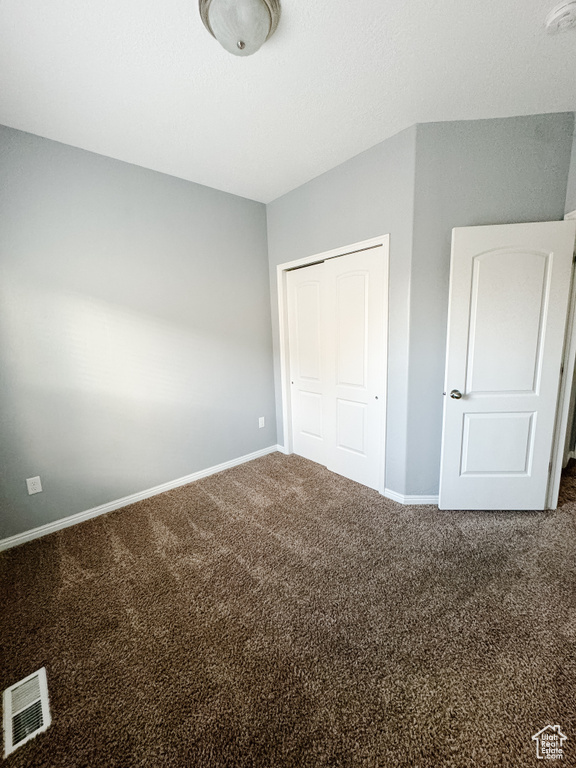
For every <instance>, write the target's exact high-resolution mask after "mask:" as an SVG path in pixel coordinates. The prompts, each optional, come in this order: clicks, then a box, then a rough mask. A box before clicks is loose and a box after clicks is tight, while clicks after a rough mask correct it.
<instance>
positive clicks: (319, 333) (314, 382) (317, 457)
mask: <svg viewBox="0 0 576 768" xmlns="http://www.w3.org/2000/svg"><path fill="white" fill-rule="evenodd" d="M287 293H288V326H289V329H288V330H289V355H290V379H291V411H292V440H293V448H294V451H295V452H296V453H298V454H299V455H300V456H304V457H305V458H307V459H311V460H312V461H317V462H319V463H321V464H325V463H326V447H325V422H326V414H325V407H324V388H325V383H324V380H325V374H324V370H323V369H324V343H325V342H324V312H325V308H324V304H325V299H324V293H325V286H324V270H323V265H322V264H316V265H314V266H311V267H307V268H305V269H297V270H294V271H292V272H289V273H288V275H287Z"/></svg>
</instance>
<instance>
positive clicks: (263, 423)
mask: <svg viewBox="0 0 576 768" xmlns="http://www.w3.org/2000/svg"><path fill="white" fill-rule="evenodd" d="M264 426H266V420H265V418H264V416H260V418H259V419H258V427H259V429H262V427H264Z"/></svg>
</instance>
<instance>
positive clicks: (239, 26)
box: [199, 0, 280, 56]
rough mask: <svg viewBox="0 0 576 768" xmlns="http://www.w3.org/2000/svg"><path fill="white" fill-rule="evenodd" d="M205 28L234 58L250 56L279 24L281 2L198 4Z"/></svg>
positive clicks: (233, 0) (210, 1)
mask: <svg viewBox="0 0 576 768" xmlns="http://www.w3.org/2000/svg"><path fill="white" fill-rule="evenodd" d="M199 1H200V16H201V17H202V21H203V22H204V26H205V27H206V29H207V30H208V32H210V34H211V35H213V36H214V37H215V38H216V40H218V42H219V43H220V45H221V46H222V47H223V48H225V49H226V50H227V51H228V52H229V53H233V54H234V55H235V56H251V55H252V54H253V53H256V51H257V50H258V49H259V48H260V46H261V45H262V43H265V42H266V40H268V38H269V37H270V36H271V35H272V34H273V33H274V31H275V29H276V27H277V26H278V22H279V21H280V2H279V0H199Z"/></svg>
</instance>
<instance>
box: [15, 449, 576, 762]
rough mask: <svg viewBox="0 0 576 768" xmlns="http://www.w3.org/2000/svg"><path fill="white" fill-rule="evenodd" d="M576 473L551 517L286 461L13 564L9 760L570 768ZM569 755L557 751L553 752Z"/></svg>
mask: <svg viewBox="0 0 576 768" xmlns="http://www.w3.org/2000/svg"><path fill="white" fill-rule="evenodd" d="M575 513H576V474H574V473H573V474H569V475H568V476H567V477H566V478H565V480H564V483H563V488H562V497H561V503H560V507H559V509H558V510H557V511H556V512H554V513H544V512H439V511H438V509H436V508H435V507H403V506H401V505H399V504H395V503H394V502H391V501H389V500H387V499H385V498H383V497H381V496H379V495H378V494H377V493H376V492H375V491H372V490H370V489H367V488H364V487H362V486H359V485H356V484H355V483H353V482H351V481H348V480H346V479H344V478H341V477H339V476H337V475H334V474H331V473H330V472H328V471H327V470H325V469H323V468H322V467H320V466H318V465H316V464H312V463H311V462H308V461H306V460H304V459H301V458H299V457H297V456H289V457H286V456H282V455H281V454H278V453H276V454H271V455H269V456H266V457H264V458H261V459H258V460H256V461H254V462H251V463H250V464H244V465H242V466H239V467H236V468H234V469H230V470H228V471H226V472H223V473H221V474H219V475H214V476H212V477H208V478H205V479H203V480H200V481H198V482H196V483H194V484H192V485H189V486H186V487H183V488H180V489H177V490H174V491H170V492H168V493H166V494H163V495H162V496H156V497H154V498H152V499H149V500H147V501H143V502H140V503H138V504H134V505H132V506H131V507H128V508H125V509H123V510H119V511H117V512H114V513H111V514H108V515H105V516H102V517H99V518H96V519H94V520H91V521H88V522H86V523H83V524H82V525H79V526H76V527H73V528H68V529H66V530H63V531H60V532H58V533H55V534H52V535H51V536H47V537H45V538H43V539H39V540H37V541H34V542H30V543H29V544H26V545H24V546H21V547H18V548H16V549H12V550H9V551H7V552H5V553H3V554H2V555H1V556H0V577H1V584H2V598H1V605H0V607H1V609H2V619H1V620H2V627H1V638H2V646H3V655H4V657H3V659H2V664H1V670H2V672H1V679H0V683H1V687H2V689H4V688H5V687H6V686H8V685H11V684H12V683H14V682H16V681H18V680H19V679H21V678H23V677H24V676H26V675H28V674H30V673H31V672H33V671H35V670H36V669H38V668H40V667H42V666H46V669H47V675H48V685H49V691H50V698H51V708H52V717H53V723H52V726H51V727H50V729H49V730H48V731H47V732H46V733H44V734H41V735H40V736H38V737H37V738H36V739H34V740H33V741H31V742H30V743H28V744H26V745H24V746H23V747H21V748H20V749H19V750H17V751H16V752H15V753H14V754H13V755H12V756H11V757H9V758H8V759H7V760H6V761H5V765H6V766H7V768H12V767H13V766H14V768H15V767H16V766H18V768H23V767H24V766H26V768H29V767H30V768H45V767H46V768H80V767H82V768H88V766H89V767H90V768H108V767H112V766H118V768H120V767H121V768H130V767H131V766H135V767H136V766H146V768H163V767H164V766H165V767H166V768H174V767H176V766H177V767H180V766H181V767H182V768H184V767H186V768H223V767H224V766H227V767H230V768H247V767H248V766H250V768H274V767H275V766H294V768H308V767H310V768H317V767H319V766H346V767H350V768H352V767H354V768H356V766H358V768H360V766H362V768H384V767H386V768H388V766H389V767H390V768H399V767H400V768H401V767H403V766H410V767H411V768H429V767H434V768H435V767H436V766H463V767H464V766H510V767H512V766H514V767H515V768H516V767H518V766H522V768H525V767H526V766H531V765H536V764H537V760H536V745H535V742H534V741H532V739H531V736H532V735H533V734H535V733H536V732H537V731H538V730H540V729H541V728H543V727H544V726H545V725H548V724H550V725H555V724H559V725H560V726H561V727H562V730H563V733H564V734H566V736H568V741H567V742H565V744H564V748H565V759H564V760H563V761H562V763H561V764H562V765H576V684H575V672H576V591H575V583H576V580H575V576H576V514H575ZM556 764H560V761H557V762H556Z"/></svg>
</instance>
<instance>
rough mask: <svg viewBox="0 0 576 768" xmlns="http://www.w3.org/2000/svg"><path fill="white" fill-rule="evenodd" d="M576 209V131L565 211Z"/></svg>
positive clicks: (575, 132)
mask: <svg viewBox="0 0 576 768" xmlns="http://www.w3.org/2000/svg"><path fill="white" fill-rule="evenodd" d="M572 211H576V131H574V136H573V138H572V156H571V158H570V172H569V174H568V189H567V191H566V204H565V206H564V212H565V213H571V212H572Z"/></svg>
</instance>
